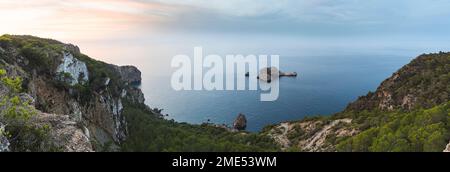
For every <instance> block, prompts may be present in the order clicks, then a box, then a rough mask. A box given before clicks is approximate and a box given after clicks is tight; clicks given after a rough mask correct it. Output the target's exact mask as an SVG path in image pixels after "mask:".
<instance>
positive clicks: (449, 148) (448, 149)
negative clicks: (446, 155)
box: [444, 142, 450, 152]
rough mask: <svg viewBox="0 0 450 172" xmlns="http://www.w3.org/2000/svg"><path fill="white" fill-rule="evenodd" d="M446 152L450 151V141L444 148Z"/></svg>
mask: <svg viewBox="0 0 450 172" xmlns="http://www.w3.org/2000/svg"><path fill="white" fill-rule="evenodd" d="M444 152H450V142H449V143H448V144H447V146H446V148H445V149H444Z"/></svg>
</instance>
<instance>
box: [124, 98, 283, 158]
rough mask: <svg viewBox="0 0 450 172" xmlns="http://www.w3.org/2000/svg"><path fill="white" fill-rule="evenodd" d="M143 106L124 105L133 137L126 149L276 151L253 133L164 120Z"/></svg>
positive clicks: (264, 139) (266, 139)
mask: <svg viewBox="0 0 450 172" xmlns="http://www.w3.org/2000/svg"><path fill="white" fill-rule="evenodd" d="M145 109H146V108H145V107H143V106H139V107H138V106H134V105H131V104H128V103H125V104H124V115H125V117H126V119H127V123H128V130H129V136H128V138H127V140H126V141H125V143H123V144H122V149H123V151H189V152H197V151H226V152H228V151H276V150H277V147H276V145H275V144H274V143H273V141H272V140H271V139H270V138H268V137H266V136H262V135H258V134H252V133H243V132H239V133H232V132H228V131H226V130H225V129H223V128H218V127H213V126H209V125H207V124H204V125H192V124H186V123H177V122H174V121H169V120H165V119H162V118H161V117H159V116H157V115H155V114H153V113H152V112H150V111H148V110H145Z"/></svg>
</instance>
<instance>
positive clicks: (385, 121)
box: [336, 102, 450, 152]
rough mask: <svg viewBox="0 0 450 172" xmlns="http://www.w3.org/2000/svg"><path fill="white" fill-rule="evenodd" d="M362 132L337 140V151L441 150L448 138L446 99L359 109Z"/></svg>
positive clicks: (449, 117) (353, 115)
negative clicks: (423, 105) (420, 105)
mask: <svg viewBox="0 0 450 172" xmlns="http://www.w3.org/2000/svg"><path fill="white" fill-rule="evenodd" d="M345 116H348V117H351V118H353V119H356V120H355V122H357V123H358V127H360V128H362V129H365V130H364V131H363V132H361V133H359V134H357V135H356V136H353V137H351V138H347V139H346V140H344V141H342V142H340V143H339V144H338V145H337V146H336V148H337V150H338V151H373V152H386V151H393V152H404V151H408V152H422V151H426V152H430V151H437V152H441V151H442V150H443V148H444V147H445V145H446V144H447V143H448V141H449V138H450V102H448V103H445V104H443V105H440V106H436V107H433V108H431V109H427V110H417V111H413V112H389V113H388V112H368V111H364V112H359V113H349V114H345Z"/></svg>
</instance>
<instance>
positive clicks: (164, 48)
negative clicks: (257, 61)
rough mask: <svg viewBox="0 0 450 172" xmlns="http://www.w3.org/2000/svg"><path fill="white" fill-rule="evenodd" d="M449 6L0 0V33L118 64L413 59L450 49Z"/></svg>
mask: <svg viewBox="0 0 450 172" xmlns="http://www.w3.org/2000/svg"><path fill="white" fill-rule="evenodd" d="M448 9H450V1H448V0H395V1H392V0H39V1H36V0H21V1H17V0H2V1H0V23H1V27H0V34H20V35H23V34H27V35H35V36H40V37H46V38H53V39H57V40H61V41H63V42H70V43H74V44H77V45H79V46H80V48H81V50H82V51H83V52H84V53H86V54H88V55H90V56H92V57H94V58H98V59H101V60H105V61H108V62H113V63H120V64H126V63H129V61H130V59H133V58H136V59H139V58H143V57H144V56H145V57H146V56H151V57H149V58H164V57H168V56H173V55H176V54H180V53H185V52H186V53H187V52H189V51H192V50H193V47H194V46H203V47H204V49H206V51H211V52H213V53H219V54H220V53H242V54H245V53H253V54H264V53H271V54H281V55H290V56H292V55H298V54H302V53H306V54H308V53H309V54H317V53H319V52H322V53H323V52H324V50H334V51H343V52H346V51H347V50H348V51H351V52H358V51H372V52H381V51H383V52H384V51H386V52H409V53H411V54H414V53H419V52H433V51H441V50H442V51H446V50H447V51H449V50H450V48H449V47H450V39H449V38H450V34H449V30H450V20H449V19H450V10H448ZM334 51H330V52H333V53H334ZM124 57H127V58H124Z"/></svg>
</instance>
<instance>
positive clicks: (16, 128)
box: [0, 69, 50, 151]
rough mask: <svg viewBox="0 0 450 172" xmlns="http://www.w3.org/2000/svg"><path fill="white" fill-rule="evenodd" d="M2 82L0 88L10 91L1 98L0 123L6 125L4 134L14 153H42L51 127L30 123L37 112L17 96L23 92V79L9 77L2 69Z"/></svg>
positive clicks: (0, 73)
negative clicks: (42, 146)
mask: <svg viewBox="0 0 450 172" xmlns="http://www.w3.org/2000/svg"><path fill="white" fill-rule="evenodd" d="M0 81H1V82H0V86H2V85H3V86H6V87H7V88H8V89H9V92H8V93H7V95H4V96H3V97H1V98H0V109H1V111H0V121H2V122H3V123H5V124H6V131H2V134H3V135H6V136H7V137H8V140H9V141H10V143H11V147H12V148H11V149H12V150H13V151H41V145H42V143H44V142H45V141H46V140H47V139H48V135H47V134H48V131H49V130H50V127H49V126H48V125H43V126H40V127H39V126H35V125H33V123H32V122H31V121H30V118H31V117H32V116H33V115H35V114H36V111H35V109H34V108H33V107H31V106H29V102H27V101H24V100H21V99H20V97H19V96H18V95H17V94H18V93H20V91H21V90H22V89H21V85H22V79H21V78H18V77H17V78H10V77H7V76H6V71H5V70H3V69H0Z"/></svg>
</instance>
